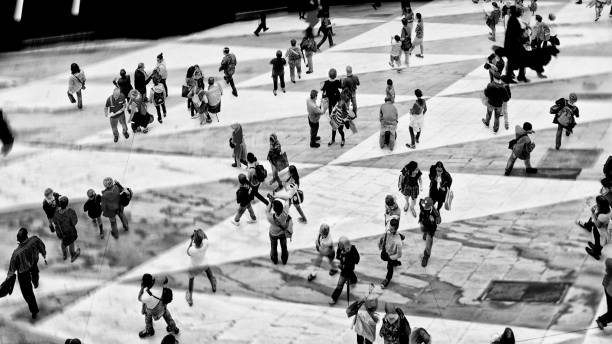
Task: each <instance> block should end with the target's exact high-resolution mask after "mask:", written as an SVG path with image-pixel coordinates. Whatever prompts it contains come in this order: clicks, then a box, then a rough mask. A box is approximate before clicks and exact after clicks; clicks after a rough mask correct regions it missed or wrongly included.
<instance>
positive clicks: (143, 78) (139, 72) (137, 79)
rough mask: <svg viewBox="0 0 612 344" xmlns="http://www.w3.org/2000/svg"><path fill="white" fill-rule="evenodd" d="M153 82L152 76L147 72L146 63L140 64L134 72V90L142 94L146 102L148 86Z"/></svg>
mask: <svg viewBox="0 0 612 344" xmlns="http://www.w3.org/2000/svg"><path fill="white" fill-rule="evenodd" d="M149 82H151V76H150V75H148V74H147V72H146V71H145V65H144V63H142V62H140V63H138V68H136V70H135V71H134V88H135V89H136V90H137V91H138V92H140V94H141V95H142V97H143V99H144V101H145V102H146V101H148V99H147V85H148V84H149Z"/></svg>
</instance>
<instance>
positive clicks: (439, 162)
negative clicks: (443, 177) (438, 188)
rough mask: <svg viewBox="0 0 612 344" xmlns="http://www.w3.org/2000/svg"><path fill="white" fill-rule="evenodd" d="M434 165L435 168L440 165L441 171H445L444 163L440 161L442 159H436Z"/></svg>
mask: <svg viewBox="0 0 612 344" xmlns="http://www.w3.org/2000/svg"><path fill="white" fill-rule="evenodd" d="M434 167H435V168H438V167H440V168H442V170H443V171H446V169H445V168H444V164H443V163H442V161H438V162H436V163H435V164H434Z"/></svg>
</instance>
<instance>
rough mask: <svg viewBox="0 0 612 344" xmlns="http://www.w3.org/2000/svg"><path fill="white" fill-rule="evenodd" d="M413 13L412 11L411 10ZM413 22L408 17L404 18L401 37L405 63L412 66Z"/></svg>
mask: <svg viewBox="0 0 612 344" xmlns="http://www.w3.org/2000/svg"><path fill="white" fill-rule="evenodd" d="M411 13H412V12H411ZM412 22H413V20H412V19H411V20H410V22H408V18H402V34H401V36H400V39H401V42H402V43H401V48H402V52H403V53H404V63H405V64H406V67H410V48H411V47H412Z"/></svg>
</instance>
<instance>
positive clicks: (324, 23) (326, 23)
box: [317, 13, 334, 50]
mask: <svg viewBox="0 0 612 344" xmlns="http://www.w3.org/2000/svg"><path fill="white" fill-rule="evenodd" d="M320 29H321V31H322V32H323V38H322V39H321V41H320V42H319V43H318V44H317V50H319V49H320V48H321V46H322V45H323V43H325V40H329V47H330V48H331V47H333V46H334V40H333V38H332V36H333V35H332V23H331V20H330V19H329V13H325V16H324V17H322V18H321V28H320Z"/></svg>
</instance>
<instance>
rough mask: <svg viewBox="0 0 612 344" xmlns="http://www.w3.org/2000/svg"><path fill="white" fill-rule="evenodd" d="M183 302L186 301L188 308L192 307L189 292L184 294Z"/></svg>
mask: <svg viewBox="0 0 612 344" xmlns="http://www.w3.org/2000/svg"><path fill="white" fill-rule="evenodd" d="M185 301H187V304H188V305H189V307H193V298H192V297H191V293H190V292H189V290H187V291H186V292H185Z"/></svg>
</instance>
